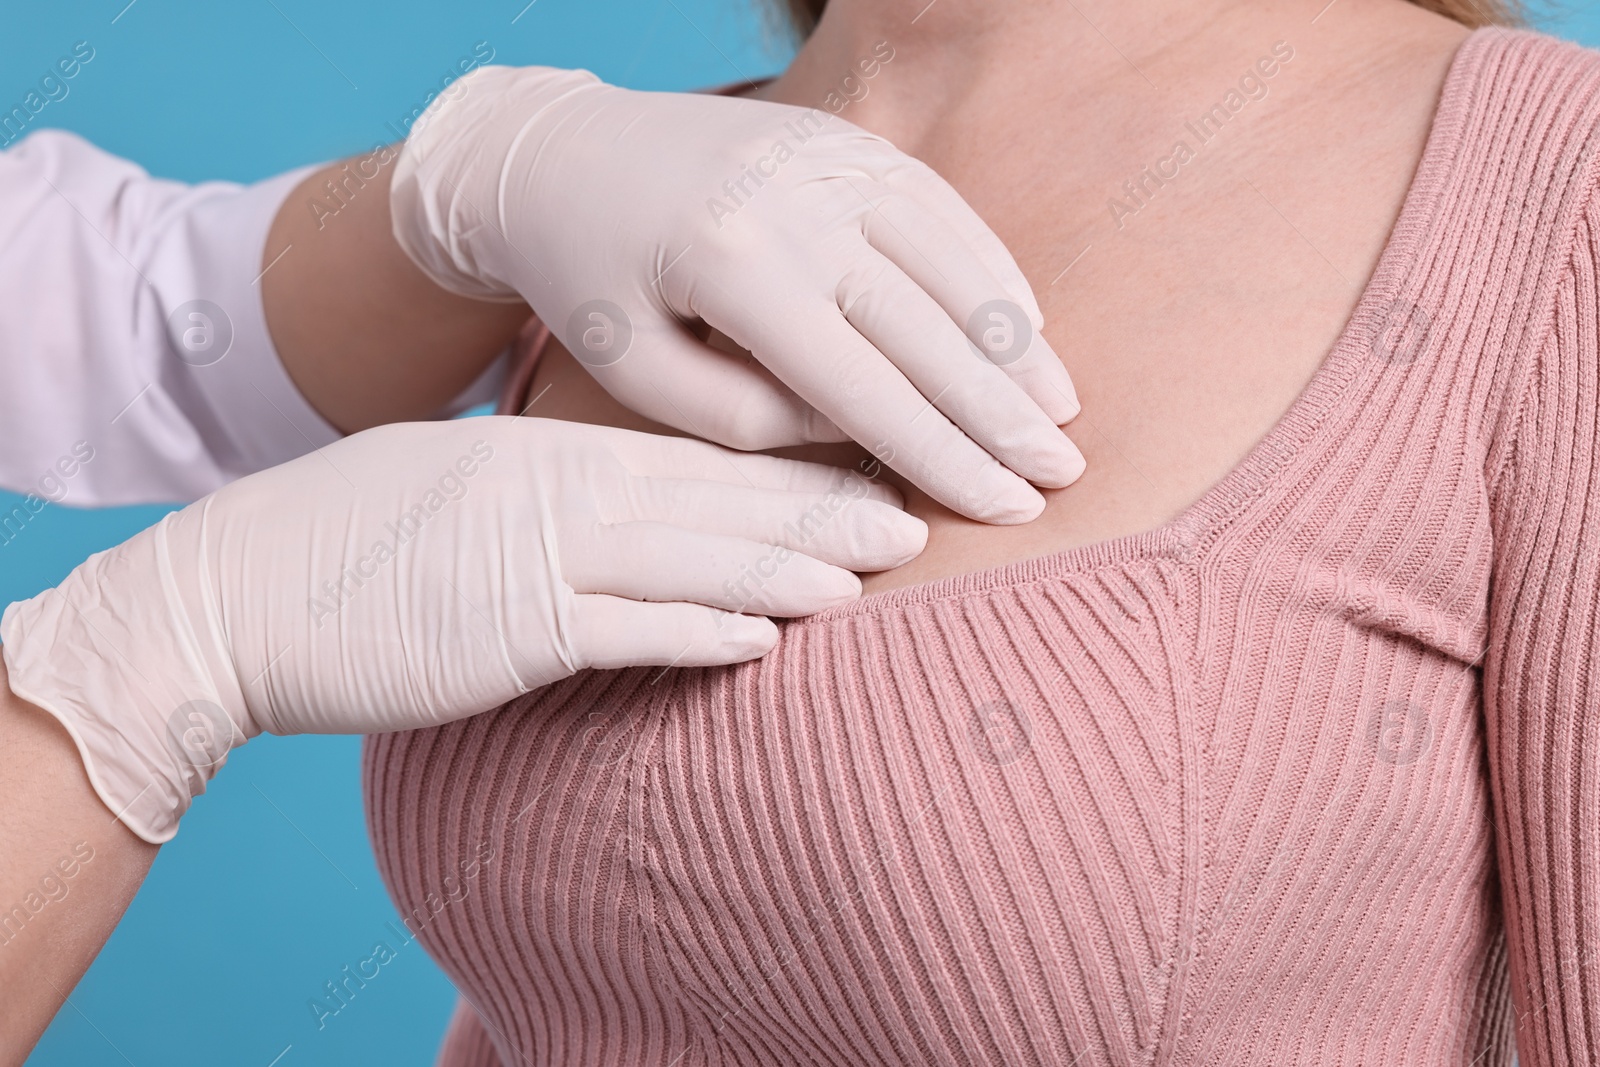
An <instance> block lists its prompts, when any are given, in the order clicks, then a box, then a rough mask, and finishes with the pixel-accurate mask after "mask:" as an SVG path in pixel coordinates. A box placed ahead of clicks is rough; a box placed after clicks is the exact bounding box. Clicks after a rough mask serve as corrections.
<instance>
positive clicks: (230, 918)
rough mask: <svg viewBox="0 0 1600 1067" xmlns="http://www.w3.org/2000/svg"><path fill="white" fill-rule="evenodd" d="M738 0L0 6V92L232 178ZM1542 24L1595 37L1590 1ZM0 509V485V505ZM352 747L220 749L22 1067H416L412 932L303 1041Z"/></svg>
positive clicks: (340, 846)
mask: <svg viewBox="0 0 1600 1067" xmlns="http://www.w3.org/2000/svg"><path fill="white" fill-rule="evenodd" d="M761 2H762V0H535V2H534V3H532V4H531V5H529V6H528V7H527V8H526V9H524V7H523V5H524V3H526V0H503V2H496V3H489V2H483V0H451V2H448V3H447V2H444V0H434V2H419V0H403V2H402V0H391V2H386V3H377V2H373V0H363V2H345V3H331V4H330V3H319V2H317V0H227V2H225V3H218V2H216V0H135V2H134V3H133V4H132V6H130V7H127V8H126V9H125V8H124V4H125V3H126V0H110V2H106V3H98V2H97V3H72V4H66V3H55V4H49V5H43V6H40V5H37V4H28V5H23V4H8V5H6V6H7V7H8V8H9V9H10V10H7V11H5V12H4V13H3V14H0V27H3V29H0V72H4V73H3V74H0V101H4V102H6V103H7V106H9V103H10V102H11V101H13V100H20V99H21V98H22V96H23V95H24V94H25V93H26V92H27V91H28V90H29V88H30V87H31V86H32V85H33V83H34V82H35V81H36V79H37V78H38V77H39V76H40V75H41V74H43V73H44V72H45V70H46V69H47V68H48V67H49V66H50V65H51V64H52V63H53V61H54V60H55V59H56V57H57V56H58V55H63V54H66V53H67V52H68V51H69V50H70V48H71V45H72V44H73V42H75V41H79V40H85V39H87V40H88V41H90V42H91V43H92V44H93V45H94V47H95V50H96V55H95V59H94V61H93V62H92V63H91V64H89V65H88V66H87V67H85V68H84V70H83V71H82V72H81V73H80V75H79V76H78V77H77V78H75V79H74V80H73V81H72V83H71V86H72V91H71V95H69V96H68V97H67V98H66V99H65V100H63V101H61V102H59V103H53V104H51V105H50V106H49V107H48V108H46V110H45V111H44V112H43V113H42V114H41V116H40V121H39V123H38V125H40V126H45V125H54V126H62V127H66V128H68V129H71V130H75V131H77V132H79V133H81V134H83V135H84V136H86V137H88V138H90V139H91V140H93V141H95V142H96V143H98V144H100V145H102V146H103V147H105V148H107V149H109V150H111V151H113V152H117V153H119V154H122V155H125V156H128V157H130V158H132V159H135V160H137V161H138V162H140V163H141V164H143V165H145V166H146V167H148V168H149V169H150V170H152V171H153V172H155V173H157V174H160V175H162V176H167V177H173V178H180V179H185V180H199V179H203V178H231V179H235V180H240V181H246V180H251V179H255V178H261V177H265V176H267V175H269V174H272V173H276V172H278V171H281V170H285V169H288V168H289V167H292V166H295V165H298V164H301V163H307V162H313V161H316V160H321V159H330V158H334V157H337V156H341V155H347V154H352V153H355V152H358V151H362V150H365V149H367V148H370V147H371V146H372V145H374V144H376V143H378V142H379V141H382V140H388V139H391V138H392V137H393V136H394V132H393V129H392V127H391V126H390V125H389V124H390V123H397V122H399V121H400V120H401V117H402V116H404V115H406V114H408V113H409V112H410V110H411V109H412V107H413V106H416V105H417V104H419V103H420V102H421V99H422V97H423V96H424V94H425V93H426V92H427V91H428V90H429V89H430V88H432V87H433V86H434V85H436V83H437V79H438V77H439V75H440V74H441V73H443V72H444V71H445V70H446V69H447V68H449V67H451V66H452V65H453V64H454V63H455V61H456V60H457V59H458V58H460V57H463V56H466V55H469V54H470V53H471V52H472V49H473V46H474V45H475V44H476V43H477V42H479V41H487V42H489V44H491V45H492V46H493V47H494V48H495V50H496V57H495V58H496V61H497V62H506V63H542V64H550V65H559V66H581V67H587V68H589V69H590V70H593V71H595V72H596V73H598V74H599V75H600V76H601V77H604V78H606V79H607V80H609V81H614V82H618V83H621V84H624V85H630V86H634V87H637V88H648V89H669V88H670V89H686V88H694V87H699V86H704V85H710V84H717V83H721V82H726V81H732V80H735V79H738V78H741V77H758V76H760V75H763V74H767V73H771V72H772V71H774V70H776V69H778V68H779V67H780V66H781V65H782V61H783V58H784V56H785V51H784V49H783V47H782V46H781V45H779V44H774V43H773V42H772V41H771V35H770V34H769V33H767V32H765V31H764V29H763V26H764V23H763V21H762V19H761V17H760V16H759V14H758V7H757V5H759V4H760V3H761ZM119 12H120V13H121V14H120V16H119ZM519 12H522V14H521V15H520V17H518V13H519ZM113 18H115V19H116V22H115V23H114V24H113V22H112V20H113ZM513 18H516V21H515V23H513V21H512V20H513ZM1541 25H1542V26H1543V27H1545V28H1547V29H1550V30H1552V31H1553V32H1557V33H1560V34H1562V35H1564V36H1568V37H1572V38H1574V39H1577V40H1580V41H1583V42H1585V43H1587V44H1591V45H1600V8H1597V6H1596V5H1595V4H1594V3H1592V2H1590V3H1584V4H1582V5H1581V6H1580V5H1578V4H1575V3H1574V4H1569V5H1567V7H1566V8H1565V10H1564V12H1563V13H1561V14H1560V15H1557V16H1554V17H1546V18H1544V19H1542V20H1541ZM6 355H7V356H8V357H9V356H11V355H12V354H6ZM14 502H15V498H13V497H9V496H7V495H6V494H3V493H0V511H4V510H9V508H10V507H11V506H12V504H13V503H14ZM164 510H165V509H162V508H119V509H112V510H106V511H98V512H84V511H74V510H71V509H68V508H63V507H54V506H53V507H50V508H47V509H46V510H45V511H44V512H42V513H40V515H39V516H38V517H37V518H35V519H34V520H33V521H32V522H30V523H29V524H28V525H27V526H26V527H25V528H24V529H23V531H22V533H21V534H20V535H19V536H18V537H17V538H16V539H15V540H14V541H13V542H11V543H10V544H9V545H5V546H3V547H0V604H4V603H7V602H9V601H11V600H16V599H20V598H23V597H28V596H32V595H33V594H34V593H36V592H38V591H39V590H41V589H43V588H46V587H48V586H50V585H53V584H54V583H55V582H57V581H59V580H60V578H61V577H62V576H63V575H65V574H66V573H67V571H69V570H71V569H72V567H74V566H76V565H77V564H78V563H79V562H81V561H82V560H83V558H84V557H85V556H87V555H88V554H89V553H91V552H94V551H97V550H99V549H101V548H105V547H108V546H110V545H113V544H116V543H117V542H119V541H121V540H123V539H125V538H126V537H128V536H130V535H131V534H133V533H134V532H136V531H137V530H139V529H141V528H143V527H144V526H146V525H148V524H149V523H151V522H153V521H154V520H155V519H156V518H157V517H159V516H160V515H161V514H162V513H163V511H164ZM358 754H359V743H358V742H357V741H356V740H354V739H350V738H294V739H289V740H282V739H278V738H272V737H264V738H262V739H260V740H258V741H256V742H254V743H252V744H251V745H250V746H248V747H247V748H245V749H242V750H241V751H240V752H238V753H237V754H235V756H234V757H233V758H232V759H230V761H229V765H228V767H227V769H226V770H225V771H224V773H222V774H221V775H220V776H219V777H218V778H217V779H216V780H215V782H214V783H213V784H212V787H211V790H210V792H208V793H207V794H206V796H205V798H204V799H203V800H202V801H201V802H200V803H199V804H197V805H196V806H195V808H194V809H193V811H192V812H191V813H190V814H189V815H188V816H187V817H186V818H185V819H184V826H183V832H182V834H181V835H179V837H178V838H177V840H176V841H174V842H173V843H172V844H169V845H167V846H166V847H165V848H163V849H162V851H161V855H160V858H159V859H158V860H157V862H156V864H155V868H154V870H153V871H152V872H151V875H150V878H149V880H148V881H147V882H146V883H145V886H144V888H143V890H141V892H140V893H139V896H138V898H137V899H136V900H135V901H134V903H133V906H132V907H131V908H130V909H129V911H128V914H127V917H126V919H124V921H123V923H122V925H121V927H119V929H118V930H117V932H116V934H115V936H114V937H112V939H111V942H110V944H108V945H107V946H106V948H105V951H104V952H102V953H101V955H100V959H99V961H98V962H97V963H96V964H95V965H94V967H93V968H92V969H91V970H90V972H89V974H88V976H87V977H86V978H85V979H84V981H83V982H82V984H81V985H79V987H78V989H77V991H76V992H75V993H74V994H73V996H72V999H71V1002H70V1006H69V1007H67V1008H64V1009H63V1010H62V1012H61V1014H60V1016H59V1017H58V1018H57V1020H56V1023H55V1025H54V1026H52V1027H51V1029H50V1031H49V1033H48V1034H46V1035H45V1038H44V1040H43V1041H42V1042H41V1043H40V1045H39V1048H38V1051H37V1052H36V1053H35V1054H34V1056H33V1057H32V1059H30V1060H29V1063H30V1065H33V1067H57V1065H60V1067H68V1065H70V1067H86V1065H90V1064H121V1063H128V1064H135V1065H138V1067H145V1065H152V1064H161V1065H172V1067H187V1065H205V1067H213V1065H217V1064H229V1065H235V1064H237V1065H245V1067H267V1065H268V1064H271V1063H272V1062H273V1059H274V1057H279V1056H281V1059H279V1060H278V1061H277V1063H278V1065H279V1067H310V1065H314V1064H329V1065H335V1064H336V1065H341V1067H342V1065H346V1064H369V1063H372V1064H376V1063H382V1064H395V1065H410V1064H427V1063H431V1062H432V1056H433V1053H434V1050H435V1049H436V1047H437V1044H438V1040H439V1037H440V1035H441V1034H442V1033H443V1030H444V1026H445V1023H446V1021H447V1019H448V1017H449V1013H450V1010H451V1007H452V1005H453V1004H454V999H455V998H454V993H453V991H452V990H451V987H450V985H449V983H448V982H447V981H446V980H445V978H444V976H443V975H442V974H441V973H440V972H439V971H438V969H437V968H435V967H434V965H433V963H432V962H431V961H430V960H429V959H428V958H427V957H426V956H425V955H424V954H423V952H422V949H421V947H420V946H418V945H415V944H412V945H409V946H407V947H405V948H403V949H400V950H399V954H398V956H397V958H396V959H395V960H394V961H393V962H391V963H390V964H388V965H387V966H385V967H384V968H383V970H382V972H381V974H380V975H379V977H378V978H376V979H374V980H373V981H372V982H371V983H370V984H369V985H368V986H367V988H366V989H364V990H362V991H361V992H360V993H359V994H358V995H357V997H355V998H354V999H353V1000H352V1001H351V1002H350V1004H349V1006H348V1007H347V1008H346V1009H345V1010H343V1011H342V1012H340V1014H339V1015H338V1016H336V1017H334V1018H331V1019H328V1020H327V1025H326V1027H325V1029H322V1030H321V1031H319V1030H318V1029H317V1026H316V1022H315V1019H314V1017H313V1015H312V1012H311V1011H310V1010H309V1009H308V1007H307V1001H308V1000H309V999H310V998H311V997H312V996H314V995H316V994H318V993H319V992H320V991H321V989H322V985H323V983H324V982H327V981H329V980H331V979H333V978H335V977H336V976H337V974H338V972H339V970H340V968H341V967H343V966H344V965H345V964H347V963H350V964H354V963H355V962H356V961H357V960H359V959H361V958H363V957H364V956H366V955H367V954H368V953H369V952H370V949H371V946H372V944H373V943H374V942H375V941H377V940H380V939H387V940H390V941H391V943H392V942H393V938H392V935H390V934H389V933H388V931H387V927H386V925H385V924H386V923H387V922H389V921H391V920H395V921H398V919H397V916H396V915H395V912H394V910H393V908H392V907H391V905H390V903H389V899H388V897H387V895H386V894H385V893H384V889H383V886H382V883H381V882H380V881H379V879H378V874H377V870H376V868H375V867H374V865H373V861H372V855H371V850H370V848H369V847H368V844H367V837H366V830H365V825H364V823H363V821H362V812H361V798H360V790H359V780H358Z"/></svg>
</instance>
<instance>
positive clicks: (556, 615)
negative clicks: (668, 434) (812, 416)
mask: <svg viewBox="0 0 1600 1067" xmlns="http://www.w3.org/2000/svg"><path fill="white" fill-rule="evenodd" d="M894 499H895V494H894V491H893V490H892V489H889V488H887V487H884V486H880V485H877V484H875V483H871V482H868V481H867V480H866V479H864V478H862V477H861V476H860V475H859V474H855V473H853V472H845V471H841V470H837V469H834V468H830V467H822V466H818V465H815V464H807V463H799V462H795V461H792V460H782V459H774V458H772V457H769V456H757V455H748V454H744V453H737V452H729V451H728V450H726V449H723V448H720V447H718V446H716V445H710V444H706V443H705V442H701V441H693V440H687V439H679V438H664V437H657V436H654V435H650V434H641V433H635V432H632V431H629V430H618V429H612V428H610V427H601V426H585V425H580V424H577V423H566V422H556V421H550V420H543V419H519V418H496V419H470V420H464V421H457V422H446V423H427V424H400V425H394V426H387V427H381V428H379V429H375V430H368V431H366V432H365V433H361V434H357V435H355V436H353V437H349V438H346V439H344V440H342V441H339V442H337V443H335V444H333V445H330V446H328V447H327V448H324V449H322V450H321V451H319V452H317V453H313V454H311V455H308V456H303V457H301V458H300V459H297V460H294V461H293V462H290V463H287V464H284V465H283V466H281V467H276V468H273V469H271V470H267V471H263V472H261V473H259V474H255V475H251V476H250V477H247V478H244V479H241V480H240V481H238V482H235V483H233V484H231V485H228V486H226V487H224V488H223V489H220V490H218V491H217V492H216V493H213V494H212V495H211V496H208V497H206V498H204V499H202V500H200V501H198V502H197V503H195V504H192V505H190V506H189V507H187V508H185V509H183V510H182V511H178V512H175V513H173V514H171V515H168V516H167V517H166V518H165V519H163V520H162V521H161V522H160V523H158V524H157V525H156V526H154V527H152V528H151V529H149V530H146V531H144V532H143V533H140V534H139V535H138V536H136V537H134V538H133V539H132V540H130V541H128V542H126V543H125V544H122V545H120V546H118V547H116V548H113V549H111V550H110V551H107V552H101V553H99V554H97V555H95V556H92V557H90V558H89V560H88V561H87V562H85V563H84V564H83V565H82V566H80V567H79V568H78V569H77V570H75V571H73V572H72V574H71V575H69V576H68V577H67V579H66V580H65V581H64V582H62V584H61V585H60V586H58V587H57V588H55V589H52V590H49V591H47V592H45V593H41V594H40V595H39V596H37V597H35V598H33V599H32V600H28V601H23V602H19V603H15V604H12V605H11V606H10V607H8V608H7V609H6V612H5V616H4V618H3V620H0V637H3V639H4V642H5V645H4V653H5V661H6V666H7V668H8V670H9V672H10V681H11V687H12V689H13V690H14V691H15V692H16V694H17V695H18V696H19V697H21V698H23V699H24V700H28V701H31V702H32V703H34V704H37V705H38V706H40V707H42V708H44V709H45V710H46V711H49V712H50V713H52V714H53V715H55V717H56V718H57V719H59V720H60V721H61V723H62V724H63V725H64V726H65V727H66V728H67V730H68V732H69V733H71V734H72V737H73V740H74V741H75V742H76V743H77V745H78V749H79V751H80V753H81V754H82V756H83V758H84V763H85V765H86V766H87V768H88V772H89V778H90V781H91V782H92V783H93V784H94V787H95V790H96V791H97V792H98V793H99V795H100V797H101V798H102V799H103V800H104V801H105V802H106V804H107V806H109V807H110V808H111V809H112V810H113V811H114V812H117V813H119V814H120V815H121V817H122V818H123V820H124V821H125V822H126V823H127V824H128V825H129V826H130V827H131V828H132V829H133V830H134V832H135V833H137V834H138V835H139V836H140V837H142V838H144V839H145V840H147V841H151V842H161V841H165V840H167V839H169V838H170V837H172V835H173V834H174V833H175V832H176V828H177V822H178V817H179V816H180V815H182V813H183V812H184V811H185V810H186V809H187V808H188V805H189V802H190V799H191V798H192V797H193V796H195V795H196V794H198V793H201V792H203V791H204V790H205V783H206V781H207V779H209V778H210V777H211V775H212V774H213V773H214V771H215V768H216V767H217V766H218V765H220V763H221V762H222V760H223V759H224V758H225V757H226V755H227V753H228V751H229V750H230V749H232V748H234V747H236V746H237V745H240V744H243V743H244V742H245V741H246V740H248V739H250V738H252V737H254V736H256V735H257V734H259V733H262V732H268V733H275V734H292V733H376V732H382V731H388V730H404V729H415V728H419V727H425V726H433V725H437V724H439V723H442V722H448V721H450V720H452V719H456V718H460V717H463V716H466V715H470V714H474V713H476V712H480V711H483V710H485V709H487V708H492V707H495V706H497V705H499V704H502V703H504V702H505V701H507V700H510V699H511V698H513V697H515V696H516V695H517V694H518V693H522V692H525V691H527V690H529V689H533V688H536V687H538V686H542V685H545V684H548V683H550V682H553V681H555V680H557V679H559V678H564V677H566V676H567V675H570V674H572V673H573V672H575V671H578V670H580V669H582V668H585V667H623V666H629V665H634V664H663V665H668V664H676V665H679V666H695V665H706V664H718V663H734V662H738V661H741V660H746V659H751V658H754V657H756V656H760V655H761V654H763V653H764V652H766V651H767V650H768V649H769V648H770V647H771V646H772V644H773V643H774V641H775V640H776V637H777V630H776V627H775V626H774V625H773V623H772V622H771V621H770V620H769V619H767V618H764V617H761V616H763V615H778V616H798V615H803V614H808V613H811V612H815V611H818V610H820V609H822V608H825V607H829V606H831V605H835V604H839V603H842V602H844V601H847V600H849V599H851V598H853V597H855V596H857V595H859V593H860V591H861V585H860V581H859V580H858V579H857V578H856V576H855V575H854V574H852V573H851V571H856V570H866V571H870V570H881V569H885V568H888V567H894V566H898V565H899V564H901V563H903V562H905V561H907V560H909V559H911V558H912V557H914V556H915V555H916V554H917V553H918V552H920V551H921V550H922V546H923V544H924V542H925V540H926V537H927V527H926V526H924V525H923V523H922V522H921V521H920V520H918V519H915V518H913V517H911V516H909V515H907V514H905V513H904V512H902V511H900V510H899V509H898V508H897V507H894V506H891V504H890V503H886V502H885V501H892V500H894ZM706 605H709V606H706ZM746 611H748V612H753V613H755V614H753V615H745V614H738V613H739V612H746ZM730 612H732V613H734V614H729V613H730Z"/></svg>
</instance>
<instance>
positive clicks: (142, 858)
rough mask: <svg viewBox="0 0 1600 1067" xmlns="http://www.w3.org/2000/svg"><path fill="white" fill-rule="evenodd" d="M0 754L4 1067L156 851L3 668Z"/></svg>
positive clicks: (74, 980) (59, 997)
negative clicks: (106, 799) (115, 810)
mask: <svg viewBox="0 0 1600 1067" xmlns="http://www.w3.org/2000/svg"><path fill="white" fill-rule="evenodd" d="M0 752H4V753H5V754H6V758H5V759H3V760H0V797H3V798H4V803H3V810H4V811H5V813H6V817H5V818H4V819H0V856H3V857H4V862H0V1004H4V1005H5V1009H4V1014H3V1016H0V1064H5V1065H7V1067H13V1065H17V1064H21V1063H22V1062H23V1061H24V1060H25V1059H27V1057H28V1053H29V1052H30V1051H32V1049H33V1046H34V1044H35V1043H36V1042H37V1041H38V1040H39V1035H40V1034H42V1033H43V1032H44V1028H45V1027H46V1026H48V1025H49V1024H50V1020H51V1019H52V1018H53V1017H54V1016H55V1013H56V1012H57V1011H58V1010H60V1008H61V1004H62V1002H63V1001H64V1000H65V999H66V997H67V995H68V994H69V993H71V992H72V988H73V986H75V985H77V984H78V979H80V978H82V977H83V974H84V972H85V971H87V970H88V969H89V964H91V963H93V962H94V958H95V956H97V955H99V953H100V947H101V946H102V945H104V944H105V942H106V939H107V938H108V937H110V936H111V931H112V930H113V929H114V928H115V927H116V925H117V922H118V921H119V920H120V919H121V918H122V913H123V912H124V911H126V910H127V908H128V903H129V902H130V901H132V900H133V895H134V893H136V892H138V889H139V884H140V883H141V882H143V881H144V876H145V874H146V872H148V871H149V869H150V864H151V863H152V862H153V861H154V860H155V856H156V851H157V847H156V846H155V845H151V844H147V843H146V842H144V841H142V840H140V839H139V838H138V837H136V836H135V835H134V833H133V831H132V830H129V829H128V828H127V826H125V825H124V824H123V823H121V822H118V821H116V819H115V817H114V816H113V815H112V813H111V812H109V811H107V810H106V806H105V805H104V804H103V803H101V801H100V798H99V796H98V795H96V794H95V791H94V789H93V788H92V787H91V786H90V785H89V778H88V776H87V775H86V774H85V773H84V770H83V761H82V760H81V759H79V758H78V750H77V748H75V747H74V746H73V744H72V739H71V738H70V737H69V736H67V732H66V731H65V730H63V729H62V728H61V725H60V724H59V723H57V722H56V720H55V719H54V718H52V717H51V716H50V715H48V714H47V713H45V712H43V711H41V710H39V709H38V708H36V707H34V706H33V705H32V704H28V703H25V702H23V701H21V700H18V699H17V698H16V697H15V696H13V695H12V693H11V687H10V685H9V684H7V680H6V670H5V665H4V663H0ZM85 856H87V857H88V858H87V860H85V858H84V857H85ZM69 872H70V873H69ZM63 890H64V892H63ZM52 896H54V897H55V898H56V899H53V900H52V899H51V897H52Z"/></svg>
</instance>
